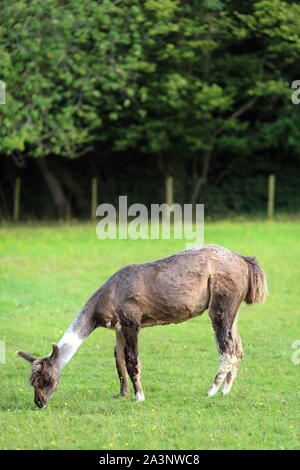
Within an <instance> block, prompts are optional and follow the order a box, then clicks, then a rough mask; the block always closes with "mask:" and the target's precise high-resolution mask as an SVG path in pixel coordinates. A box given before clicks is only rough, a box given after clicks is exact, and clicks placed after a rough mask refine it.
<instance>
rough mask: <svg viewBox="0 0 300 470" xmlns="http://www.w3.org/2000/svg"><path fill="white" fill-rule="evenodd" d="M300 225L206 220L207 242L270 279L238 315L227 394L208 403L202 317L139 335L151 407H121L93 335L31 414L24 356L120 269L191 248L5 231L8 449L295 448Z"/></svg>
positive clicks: (99, 336) (49, 229)
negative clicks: (233, 374)
mask: <svg viewBox="0 0 300 470" xmlns="http://www.w3.org/2000/svg"><path fill="white" fill-rule="evenodd" d="M299 235H300V224H299V222H297V221H284V222H282V221H281V222H273V223H272V222H271V223H267V222H262V221H260V222H254V221H251V222H247V221H244V222H243V221H241V222H236V223H230V222H226V221H225V222H217V223H208V224H206V227H205V242H206V243H217V244H220V245H224V246H226V247H228V248H230V249H233V250H235V251H238V252H240V253H243V254H246V255H256V256H257V257H258V259H259V261H260V263H261V265H262V267H263V268H264V270H265V271H266V273H267V276H268V282H269V291H270V294H269V297H268V299H267V302H266V303H265V304H264V305H256V306H246V305H245V304H244V305H243V307H242V309H241V312H240V316H239V331H240V333H241V336H242V339H243V343H244V350H245V359H244V361H243V363H242V365H241V369H240V372H239V374H238V377H237V379H236V381H235V383H234V386H233V389H232V392H231V394H229V395H228V396H222V395H221V394H218V395H216V396H215V397H211V398H209V397H207V396H206V393H207V391H208V388H209V386H210V384H211V382H212V379H213V378H214V375H215V373H216V370H217V365H218V361H217V353H216V347H215V342H214V338H213V333H212V328H211V325H210V322H209V318H208V315H207V313H204V314H203V315H202V316H201V317H198V318H195V319H193V320H190V321H188V322H186V323H183V324H179V325H170V326H157V327H155V328H148V329H145V330H142V332H141V334H140V353H141V358H142V364H143V373H142V374H143V387H144V392H145V395H146V401H145V402H143V403H135V402H134V401H133V395H132V394H131V396H130V398H128V399H124V400H115V399H113V398H112V395H113V394H115V393H116V392H118V387H119V384H118V379H117V374H116V370H115V365H114V358H113V347H114V333H113V332H111V331H108V330H104V329H101V328H100V329H98V330H96V331H95V332H94V333H93V334H92V335H91V336H90V337H89V338H88V339H87V340H86V342H85V343H84V344H83V345H82V347H81V348H80V349H79V351H78V352H77V353H76V355H75V356H74V358H73V359H72V361H71V362H70V363H69V364H68V365H67V367H66V368H65V369H64V371H63V374H62V380H61V385H60V387H59V389H58V390H57V393H56V395H55V396H54V397H53V398H52V400H51V401H50V402H49V404H48V407H47V408H46V409H44V410H39V411H36V410H35V409H34V404H33V390H32V388H31V387H30V386H29V385H28V377H29V366H28V364H27V363H26V362H25V361H24V360H22V359H21V358H19V357H17V356H15V351H16V350H17V349H24V350H25V351H28V352H30V353H32V354H35V355H39V356H42V355H46V354H48V353H49V352H50V345H51V342H57V341H58V340H59V339H60V337H61V336H62V334H63V332H64V330H65V329H66V327H67V326H68V325H69V323H70V322H71V320H72V319H73V317H74V316H75V314H76V313H77V311H78V310H79V308H80V307H81V305H82V304H83V303H84V302H85V301H86V300H87V298H88V297H89V296H90V294H91V293H93V292H94V291H95V290H96V289H97V287H98V286H99V285H100V284H101V283H102V282H103V281H105V280H106V279H107V278H108V277H109V276H110V275H111V274H112V273H113V272H115V271H116V270H117V269H118V268H120V267H121V266H123V265H125V264H128V263H132V262H143V261H148V260H152V259H156V258H158V257H162V256H165V255H168V254H170V253H173V252H176V251H178V250H181V249H183V248H184V243H183V242H182V241H179V240H175V241H173V240H171V241H170V240H164V241H160V240H158V241H148V240H137V241H134V240H128V241H125V240H124V241H123V240H122V241H118V240H106V241H101V240H98V239H97V238H96V235H95V226H94V225H92V224H75V225H73V226H72V225H69V226H65V225H58V226H55V225H52V226H42V225H36V226H32V225H25V226H3V227H2V228H1V229H0V258H1V259H0V263H1V264H0V266H1V268H0V282H1V283H0V319H1V322H0V339H2V340H5V342H6V349H7V361H6V364H5V365H0V374H1V376H0V377H1V388H0V426H1V433H0V448H1V449H17V448H18V449H296V448H299V447H300V446H299V441H300V428H299V403H300V401H299V399H300V388H299V376H300V365H298V366H297V365H294V364H293V362H292V360H291V356H292V353H293V349H292V348H291V344H292V342H293V341H294V340H297V339H300V331H299V322H300V321H299V283H300V274H299Z"/></svg>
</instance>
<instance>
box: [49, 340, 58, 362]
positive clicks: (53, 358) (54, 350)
mask: <svg viewBox="0 0 300 470" xmlns="http://www.w3.org/2000/svg"><path fill="white" fill-rule="evenodd" d="M58 354H59V347H58V346H57V344H52V354H51V356H50V358H49V359H50V362H51V364H54V363H55V361H56V359H57V358H58Z"/></svg>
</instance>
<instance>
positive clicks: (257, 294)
mask: <svg viewBox="0 0 300 470" xmlns="http://www.w3.org/2000/svg"><path fill="white" fill-rule="evenodd" d="M242 258H243V259H244V260H245V261H246V262H247V265H248V270H249V280H248V290H247V294H246V296H245V299H244V300H245V302H246V303H247V304H256V303H262V302H263V301H264V300H265V297H266V295H267V293H268V287H267V280H266V276H265V273H264V272H263V270H262V269H261V267H260V266H259V264H258V261H257V259H256V258H255V256H242Z"/></svg>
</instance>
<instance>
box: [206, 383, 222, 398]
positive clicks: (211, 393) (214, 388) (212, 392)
mask: <svg viewBox="0 0 300 470" xmlns="http://www.w3.org/2000/svg"><path fill="white" fill-rule="evenodd" d="M218 390H219V387H218V386H217V385H216V384H212V386H211V387H210V389H209V390H208V392H207V396H209V397H213V396H214V395H215V394H216V393H217V391H218Z"/></svg>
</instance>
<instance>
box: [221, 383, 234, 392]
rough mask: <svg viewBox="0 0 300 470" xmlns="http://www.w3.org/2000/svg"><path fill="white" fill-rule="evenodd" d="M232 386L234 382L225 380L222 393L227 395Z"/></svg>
mask: <svg viewBox="0 0 300 470" xmlns="http://www.w3.org/2000/svg"><path fill="white" fill-rule="evenodd" d="M231 386H232V383H227V382H225V383H224V386H223V389H222V394H223V395H227V394H228V393H229V392H230V390H231Z"/></svg>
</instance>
